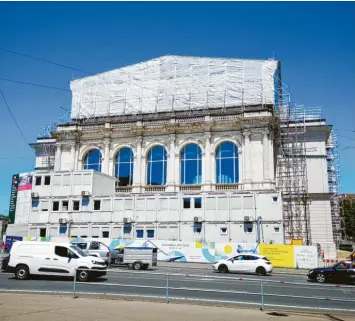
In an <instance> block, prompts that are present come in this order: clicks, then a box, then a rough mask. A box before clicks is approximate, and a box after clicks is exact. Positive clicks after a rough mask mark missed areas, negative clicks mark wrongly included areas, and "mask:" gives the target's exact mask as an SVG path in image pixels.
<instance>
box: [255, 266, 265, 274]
mask: <svg viewBox="0 0 355 321" xmlns="http://www.w3.org/2000/svg"><path fill="white" fill-rule="evenodd" d="M255 272H256V274H258V275H261V276H265V275H266V270H265V268H264V267H262V266H259V267H258V268H257V269H256V271H255Z"/></svg>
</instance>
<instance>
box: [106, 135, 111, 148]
mask: <svg viewBox="0 0 355 321" xmlns="http://www.w3.org/2000/svg"><path fill="white" fill-rule="evenodd" d="M110 143H111V139H110V138H108V137H106V138H104V144H105V146H107V145H110Z"/></svg>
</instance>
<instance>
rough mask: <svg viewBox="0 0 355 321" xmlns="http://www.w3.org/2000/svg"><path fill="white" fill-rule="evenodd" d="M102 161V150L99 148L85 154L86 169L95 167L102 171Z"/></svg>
mask: <svg viewBox="0 0 355 321" xmlns="http://www.w3.org/2000/svg"><path fill="white" fill-rule="evenodd" d="M101 163H102V158H101V152H100V151H99V150H98V149H92V150H90V151H89V152H88V153H87V154H86V156H85V159H84V169H93V170H95V171H97V172H101Z"/></svg>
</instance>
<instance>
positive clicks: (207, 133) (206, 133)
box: [205, 131, 211, 140]
mask: <svg viewBox="0 0 355 321" xmlns="http://www.w3.org/2000/svg"><path fill="white" fill-rule="evenodd" d="M205 139H206V140H210V139H211V132H210V131H207V132H205Z"/></svg>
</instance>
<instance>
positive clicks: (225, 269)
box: [218, 264, 228, 273]
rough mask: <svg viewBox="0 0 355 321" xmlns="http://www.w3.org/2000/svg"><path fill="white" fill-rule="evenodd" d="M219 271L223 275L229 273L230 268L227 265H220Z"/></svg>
mask: <svg viewBox="0 0 355 321" xmlns="http://www.w3.org/2000/svg"><path fill="white" fill-rule="evenodd" d="M218 271H219V272H221V273H228V268H227V265H224V264H223V265H220V266H219V267H218Z"/></svg>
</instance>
